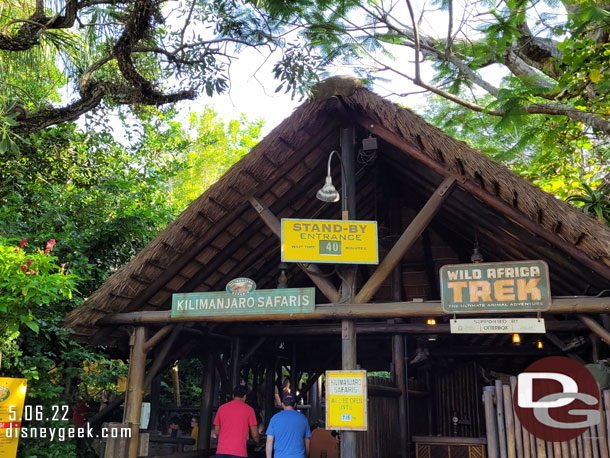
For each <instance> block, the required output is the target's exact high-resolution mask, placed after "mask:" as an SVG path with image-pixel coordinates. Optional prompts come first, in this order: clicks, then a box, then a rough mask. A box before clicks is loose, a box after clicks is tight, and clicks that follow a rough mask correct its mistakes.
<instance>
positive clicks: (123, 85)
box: [0, 0, 307, 151]
mask: <svg viewBox="0 0 610 458" xmlns="http://www.w3.org/2000/svg"><path fill="white" fill-rule="evenodd" d="M291 29H292V27H291V26H290V24H287V23H285V22H283V21H281V20H276V19H274V18H273V17H271V16H270V15H269V14H267V13H265V12H264V11H261V10H260V9H259V2H258V1H250V0H241V1H233V0H214V1H210V2H201V1H196V0H186V1H184V2H179V3H175V2H171V1H169V0H162V1H160V2H157V1H153V0H135V1H132V2H116V1H115V0H95V1H89V0H85V1H81V0H56V1H52V2H39V1H35V0H9V1H6V2H3V3H2V5H1V6H0V69H1V70H2V75H3V80H2V81H0V94H4V95H3V96H0V135H2V133H3V132H5V133H6V131H9V133H11V134H13V135H21V136H27V135H29V134H31V133H33V132H37V131H39V130H40V129H43V128H45V127H47V126H51V125H55V124H59V123H62V122H66V121H72V120H75V119H77V118H78V117H79V116H81V115H83V114H86V113H88V112H90V111H91V110H95V109H96V108H99V107H116V106H129V107H135V106H146V105H147V106H160V105H164V104H172V103H174V102H178V101H181V100H189V99H194V98H195V97H196V96H197V95H200V94H201V95H203V94H205V95H207V96H212V95H213V94H219V93H222V92H224V91H225V90H226V89H227V88H228V87H229V86H230V82H229V69H230V66H231V63H232V62H233V61H234V60H235V59H238V58H239V54H240V53H241V52H242V51H243V50H244V49H245V48H256V49H261V50H264V51H265V52H269V53H271V52H273V51H277V52H276V53H274V54H273V56H274V57H277V59H278V60H277V62H278V65H279V66H281V67H282V68H283V71H282V72H281V75H282V78H284V79H288V80H291V79H294V77H293V74H294V73H298V72H304V71H306V70H307V65H306V64H307V63H306V62H301V63H300V64H298V65H297V62H296V61H295V50H297V49H298V43H300V42H301V40H300V39H299V38H298V37H297V36H296V35H293V34H290V33H289V32H290V30H291ZM291 37H294V42H293V41H292V38H291ZM40 60H42V61H44V63H46V64H48V63H49V62H53V63H54V64H56V65H51V66H47V65H45V66H42V67H40V68H42V70H43V74H42V75H41V74H39V73H37V71H38V68H39V67H38V66H37V65H36V64H37V63H40V62H39V61H40ZM24 65H25V66H27V68H28V71H27V72H24V71H22V70H23V68H22V67H23V66H24ZM23 77H30V78H31V79H32V80H37V82H36V83H35V84H33V83H32V82H31V81H30V80H28V81H27V83H28V84H27V86H28V89H27V90H25V89H22V86H24V84H23V81H22V80H20V78H23ZM60 90H61V92H60ZM49 94H53V95H54V100H53V102H54V103H53V104H50V103H49V102H50V99H49ZM58 94H61V98H60V99H57V95H58ZM2 98H4V99H5V100H4V101H2V100H1V99H2ZM9 118H10V119H12V121H11V120H10V119H9ZM2 138H7V135H6V134H5V135H4V137H0V141H1V140H2ZM11 140H14V139H11ZM3 147H4V148H8V147H14V144H13V143H10V142H8V141H7V143H5V144H4V145H3V144H2V143H0V151H1V149H2V148H3Z"/></svg>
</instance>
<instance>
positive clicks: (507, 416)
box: [498, 385, 521, 458]
mask: <svg viewBox="0 0 610 458" xmlns="http://www.w3.org/2000/svg"><path fill="white" fill-rule="evenodd" d="M502 401H503V402H504V424H505V427H506V450H507V455H508V458H516V456H517V452H516V447H515V443H516V442H515V419H514V417H513V398H512V397H511V395H510V386H509V385H503V386H502V399H501V400H499V401H498V402H502ZM520 458H521V457H520Z"/></svg>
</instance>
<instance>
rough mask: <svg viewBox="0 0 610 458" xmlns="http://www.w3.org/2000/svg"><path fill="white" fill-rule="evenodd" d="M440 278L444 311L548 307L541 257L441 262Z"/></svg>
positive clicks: (546, 271) (545, 269) (540, 309)
mask: <svg viewBox="0 0 610 458" xmlns="http://www.w3.org/2000/svg"><path fill="white" fill-rule="evenodd" d="M440 280H441V303H442V307H443V311H444V312H446V313H485V312H518V311H523V312H543V311H545V310H548V309H549V308H550V307H551V291H550V287H549V268H548V266H547V264H546V262H544V261H516V262H488V263H479V264H459V265H449V266H443V267H441V270H440Z"/></svg>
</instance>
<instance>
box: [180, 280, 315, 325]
mask: <svg viewBox="0 0 610 458" xmlns="http://www.w3.org/2000/svg"><path fill="white" fill-rule="evenodd" d="M229 285H231V283H229ZM229 285H228V287H227V292H225V291H215V292H211V293H180V294H174V295H173V296H172V317H196V316H247V315H275V314H290V313H312V312H313V311H314V310H315V288H280V289H259V290H252V291H249V292H247V293H238V294H235V293H232V292H229V291H230V290H231V289H233V290H234V289H235V288H234V287H233V288H231V286H229ZM233 286H234V285H233Z"/></svg>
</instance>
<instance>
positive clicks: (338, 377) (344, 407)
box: [326, 370, 368, 431]
mask: <svg viewBox="0 0 610 458" xmlns="http://www.w3.org/2000/svg"><path fill="white" fill-rule="evenodd" d="M366 404H367V390H366V371H363V370H348V371H326V429H337V430H356V431H366V430H367V423H368V422H367V408H366Z"/></svg>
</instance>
